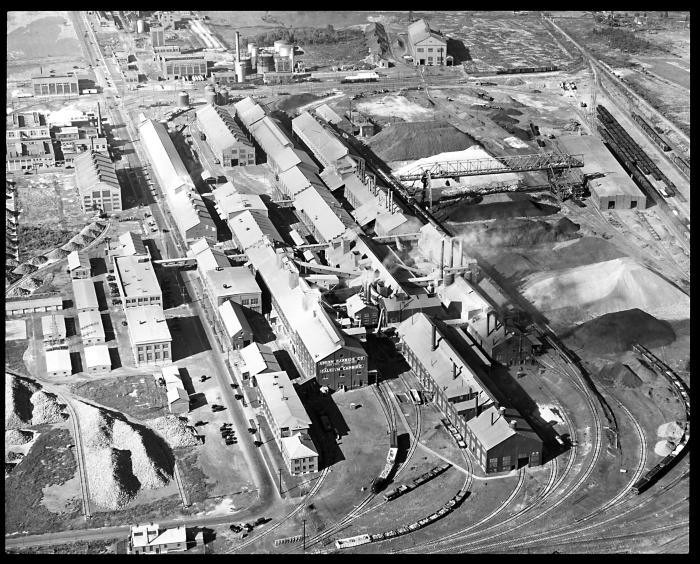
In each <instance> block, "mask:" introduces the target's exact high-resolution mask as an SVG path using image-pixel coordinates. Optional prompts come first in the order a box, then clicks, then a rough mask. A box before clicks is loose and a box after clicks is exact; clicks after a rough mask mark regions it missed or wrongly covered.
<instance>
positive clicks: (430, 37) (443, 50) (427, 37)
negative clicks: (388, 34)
mask: <svg viewBox="0 0 700 564" xmlns="http://www.w3.org/2000/svg"><path fill="white" fill-rule="evenodd" d="M408 48H409V50H410V52H411V55H412V56H413V64H414V65H428V66H433V65H434V66H440V65H446V64H447V40H446V39H445V37H444V36H443V35H442V34H441V33H439V32H437V31H435V30H432V29H430V26H429V25H428V22H426V21H425V20H423V19H420V20H418V21H415V22H413V23H412V24H411V25H409V26H408Z"/></svg>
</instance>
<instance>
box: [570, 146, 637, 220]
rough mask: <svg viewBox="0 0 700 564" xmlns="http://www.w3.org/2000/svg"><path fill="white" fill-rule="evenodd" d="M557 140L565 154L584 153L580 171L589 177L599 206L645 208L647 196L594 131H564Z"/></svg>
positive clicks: (592, 192) (592, 194) (604, 208)
mask: <svg viewBox="0 0 700 564" xmlns="http://www.w3.org/2000/svg"><path fill="white" fill-rule="evenodd" d="M559 143H560V144H561V146H562V149H563V150H564V151H565V152H566V153H568V154H571V155H575V154H583V155H584V165H583V168H580V169H579V172H580V174H581V175H582V176H584V178H585V177H589V179H588V181H587V186H588V189H589V190H590V192H591V199H592V200H593V202H594V203H595V205H596V206H598V209H601V210H614V209H617V210H628V209H635V208H639V209H645V208H646V196H645V195H644V193H643V192H642V191H641V190H640V189H639V188H638V187H637V185H636V184H635V182H634V180H632V179H631V178H630V176H629V175H628V174H627V173H626V172H625V170H624V169H623V168H622V166H621V165H620V163H618V162H617V160H616V159H615V157H614V156H613V155H612V153H610V151H609V150H608V148H607V147H606V146H605V145H604V144H603V142H602V141H600V140H598V139H597V138H595V137H594V136H593V135H584V136H580V135H564V136H561V137H559ZM590 177H592V178H590Z"/></svg>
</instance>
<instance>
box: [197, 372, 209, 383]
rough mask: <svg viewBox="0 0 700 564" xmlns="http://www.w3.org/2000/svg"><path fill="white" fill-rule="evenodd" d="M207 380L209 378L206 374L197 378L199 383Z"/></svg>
mask: <svg viewBox="0 0 700 564" xmlns="http://www.w3.org/2000/svg"><path fill="white" fill-rule="evenodd" d="M208 378H209V377H208V376H207V375H206V374H202V375H201V376H200V377H199V381H200V382H205V381H206V380H207V379H208Z"/></svg>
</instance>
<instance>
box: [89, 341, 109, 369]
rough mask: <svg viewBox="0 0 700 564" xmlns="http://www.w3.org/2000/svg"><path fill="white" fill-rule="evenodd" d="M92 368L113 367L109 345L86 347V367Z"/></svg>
mask: <svg viewBox="0 0 700 564" xmlns="http://www.w3.org/2000/svg"><path fill="white" fill-rule="evenodd" d="M92 366H109V367H111V366H112V360H111V359H110V357H109V349H108V348H107V345H104V344H99V345H93V346H91V347H85V367H86V368H90V367H92Z"/></svg>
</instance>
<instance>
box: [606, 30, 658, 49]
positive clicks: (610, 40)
mask: <svg viewBox="0 0 700 564" xmlns="http://www.w3.org/2000/svg"><path fill="white" fill-rule="evenodd" d="M593 35H597V36H602V38H603V39H604V40H605V41H606V43H607V44H608V45H609V46H610V48H612V49H620V50H621V51H623V52H625V53H633V54H634V53H647V52H650V51H658V50H659V49H661V47H659V46H658V45H654V44H653V43H650V42H649V41H647V40H646V39H641V38H640V37H638V36H636V35H635V34H634V33H632V32H631V31H627V30H625V29H619V28H613V27H603V28H596V29H594V30H593Z"/></svg>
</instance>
